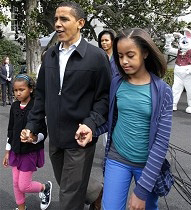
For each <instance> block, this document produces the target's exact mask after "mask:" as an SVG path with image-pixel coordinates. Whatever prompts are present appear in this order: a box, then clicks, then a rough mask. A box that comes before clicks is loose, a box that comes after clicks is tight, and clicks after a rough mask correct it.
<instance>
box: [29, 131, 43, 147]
mask: <svg viewBox="0 0 191 210" xmlns="http://www.w3.org/2000/svg"><path fill="white" fill-rule="evenodd" d="M36 137H37V138H36V140H34V139H33V140H34V141H33V142H32V143H33V144H37V143H39V142H41V141H43V140H44V135H43V134H42V133H39V134H38V135H37V136H36Z"/></svg>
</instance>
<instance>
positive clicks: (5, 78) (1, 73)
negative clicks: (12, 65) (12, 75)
mask: <svg viewBox="0 0 191 210" xmlns="http://www.w3.org/2000/svg"><path fill="white" fill-rule="evenodd" d="M2 71H3V69H2V66H1V67H0V77H1V78H3V79H4V80H7V77H6V76H5V75H4V74H3V72H2Z"/></svg>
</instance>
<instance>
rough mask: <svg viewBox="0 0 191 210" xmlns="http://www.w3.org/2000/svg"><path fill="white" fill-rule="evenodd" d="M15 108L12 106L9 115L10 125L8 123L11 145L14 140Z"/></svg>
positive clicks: (8, 137)
mask: <svg viewBox="0 0 191 210" xmlns="http://www.w3.org/2000/svg"><path fill="white" fill-rule="evenodd" d="M13 106H14V104H13V105H12V106H11V109H10V113H9V123H8V133H7V142H8V143H9V144H11V142H12V138H13V126H14V114H13Z"/></svg>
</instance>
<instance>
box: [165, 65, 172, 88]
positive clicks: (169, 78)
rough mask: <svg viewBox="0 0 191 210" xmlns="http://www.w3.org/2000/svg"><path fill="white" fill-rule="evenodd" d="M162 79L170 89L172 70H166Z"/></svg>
mask: <svg viewBox="0 0 191 210" xmlns="http://www.w3.org/2000/svg"><path fill="white" fill-rule="evenodd" d="M163 79H164V81H165V82H166V83H167V84H169V85H170V86H171V87H172V85H173V83H174V69H168V70H167V71H166V73H165V76H164V78H163Z"/></svg>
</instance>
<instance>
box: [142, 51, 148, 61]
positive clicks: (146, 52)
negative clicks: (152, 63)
mask: <svg viewBox="0 0 191 210" xmlns="http://www.w3.org/2000/svg"><path fill="white" fill-rule="evenodd" d="M148 55H149V53H148V51H145V52H144V54H143V58H144V59H146V58H147V57H148Z"/></svg>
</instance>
